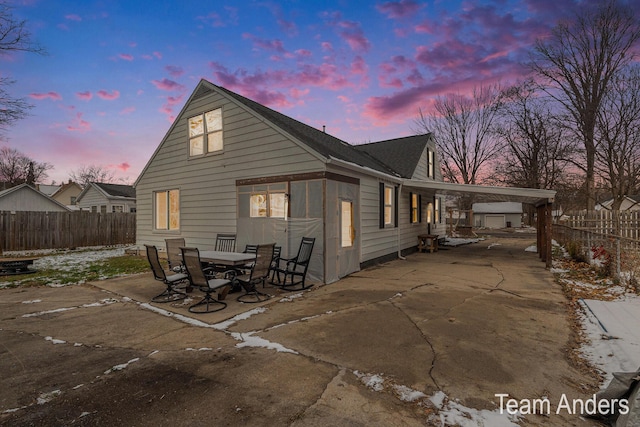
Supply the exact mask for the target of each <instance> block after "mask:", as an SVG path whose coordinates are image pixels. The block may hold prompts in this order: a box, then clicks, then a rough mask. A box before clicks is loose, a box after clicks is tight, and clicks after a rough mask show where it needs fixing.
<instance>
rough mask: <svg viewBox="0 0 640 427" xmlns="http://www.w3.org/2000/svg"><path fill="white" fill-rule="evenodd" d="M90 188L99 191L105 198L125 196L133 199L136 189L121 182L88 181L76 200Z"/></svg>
mask: <svg viewBox="0 0 640 427" xmlns="http://www.w3.org/2000/svg"><path fill="white" fill-rule="evenodd" d="M90 188H94V189H96V190H97V191H98V192H99V193H101V194H102V195H103V196H104V197H106V198H107V199H111V198H118V199H122V198H127V199H133V200H135V198H136V189H135V188H134V187H133V186H131V185H122V184H108V183H104V182H90V183H89V184H87V186H86V187H84V190H82V193H80V194H79V195H78V199H77V200H78V201H80V200H81V199H82V198H83V197H84V195H85V194H86V193H87V191H89V189H90Z"/></svg>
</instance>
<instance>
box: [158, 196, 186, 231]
mask: <svg viewBox="0 0 640 427" xmlns="http://www.w3.org/2000/svg"><path fill="white" fill-rule="evenodd" d="M153 194H154V195H153V197H154V207H155V229H156V230H179V229H180V190H167V191H158V192H155V193H153Z"/></svg>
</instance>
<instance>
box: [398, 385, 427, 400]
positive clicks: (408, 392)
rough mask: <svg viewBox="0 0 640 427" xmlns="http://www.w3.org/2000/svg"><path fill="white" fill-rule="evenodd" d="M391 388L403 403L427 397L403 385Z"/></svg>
mask: <svg viewBox="0 0 640 427" xmlns="http://www.w3.org/2000/svg"><path fill="white" fill-rule="evenodd" d="M393 388H394V389H395V391H396V393H398V398H399V399H400V400H402V401H403V402H415V401H416V400H418V399H422V398H425V397H427V395H426V394H424V393H423V392H421V391H418V390H413V389H411V388H409V387H407V386H404V385H394V386H393Z"/></svg>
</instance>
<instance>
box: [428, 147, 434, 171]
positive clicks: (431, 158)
mask: <svg viewBox="0 0 640 427" xmlns="http://www.w3.org/2000/svg"><path fill="white" fill-rule="evenodd" d="M427 157H428V160H429V166H428V167H429V169H428V171H427V175H428V176H429V178H435V165H434V161H435V158H434V157H435V156H434V152H433V151H431V150H429V149H427Z"/></svg>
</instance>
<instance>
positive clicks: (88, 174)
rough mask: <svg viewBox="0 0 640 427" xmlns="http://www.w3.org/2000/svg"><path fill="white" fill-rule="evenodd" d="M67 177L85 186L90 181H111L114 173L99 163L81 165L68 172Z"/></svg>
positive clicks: (113, 179)
mask: <svg viewBox="0 0 640 427" xmlns="http://www.w3.org/2000/svg"><path fill="white" fill-rule="evenodd" d="M69 178H71V180H72V181H74V182H77V183H78V184H80V185H81V186H83V187H85V186H86V185H87V184H89V183H90V182H104V183H113V182H114V181H115V173H114V172H113V171H111V170H108V169H106V168H105V167H104V166H99V165H83V166H80V167H79V168H78V169H76V170H74V171H71V172H70V173H69Z"/></svg>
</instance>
